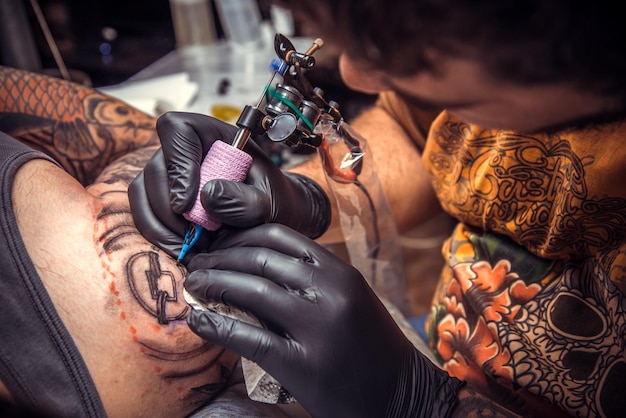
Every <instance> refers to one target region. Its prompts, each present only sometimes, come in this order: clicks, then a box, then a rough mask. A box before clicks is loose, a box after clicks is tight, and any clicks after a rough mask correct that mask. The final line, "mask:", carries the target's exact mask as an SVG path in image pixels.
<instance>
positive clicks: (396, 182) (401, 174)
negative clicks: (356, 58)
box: [291, 107, 440, 242]
mask: <svg viewBox="0 0 626 418" xmlns="http://www.w3.org/2000/svg"><path fill="white" fill-rule="evenodd" d="M350 125H351V126H352V127H353V128H354V129H355V130H356V131H357V132H358V133H360V134H361V135H362V136H363V137H364V138H365V139H366V142H367V145H368V149H369V153H370V154H371V155H372V156H373V165H374V169H375V171H376V173H377V174H378V177H379V179H380V182H381V184H382V187H383V190H384V192H385V195H386V197H387V199H388V201H389V204H390V207H391V209H392V211H393V216H394V218H395V220H396V223H397V226H398V229H399V230H400V231H406V230H408V229H409V228H411V227H414V226H416V225H419V224H421V223H423V222H425V221H426V220H428V219H430V218H431V217H432V216H434V215H435V214H437V213H439V211H440V207H439V204H438V202H437V199H436V197H435V194H434V191H433V189H432V186H431V183H430V180H429V176H428V173H427V172H426V170H425V168H424V165H423V163H422V160H421V155H420V153H419V151H418V149H417V148H416V146H415V144H414V143H413V142H412V141H411V139H410V138H409V137H408V136H407V134H406V133H405V131H404V130H402V128H401V127H400V126H399V125H398V123H397V122H395V121H394V120H393V119H392V118H391V117H390V116H389V114H387V113H386V112H385V111H383V110H382V109H380V108H378V107H373V108H371V109H369V110H366V111H365V112H364V113H362V114H361V115H360V116H359V117H357V118H356V119H355V120H354V121H352V122H351V123H350ZM291 171H295V172H298V173H300V174H303V175H305V176H307V177H309V178H312V179H314V180H315V181H316V182H317V183H318V184H320V186H322V187H324V189H325V190H326V191H327V192H328V186H327V184H326V180H325V178H324V172H323V171H322V168H321V164H320V161H319V158H317V157H316V158H312V159H311V160H310V161H307V162H306V163H304V164H302V165H300V166H298V167H295V168H293V169H292V170H291ZM329 196H330V194H329ZM331 200H332V199H331ZM332 219H333V220H332V224H331V226H330V228H329V230H328V232H327V233H326V234H324V235H323V236H322V237H321V238H320V239H319V241H321V242H338V241H340V240H342V236H341V231H340V224H339V216H338V215H337V212H336V208H335V207H334V206H333V217H332Z"/></svg>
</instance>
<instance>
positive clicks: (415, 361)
mask: <svg viewBox="0 0 626 418" xmlns="http://www.w3.org/2000/svg"><path fill="white" fill-rule="evenodd" d="M412 351H413V353H412V355H411V356H408V358H407V359H406V363H407V364H406V367H403V368H402V371H401V372H400V373H399V375H398V379H397V386H396V391H395V395H394V397H393V398H392V399H391V400H390V401H389V404H388V406H387V413H386V414H385V416H386V417H388V418H404V417H437V418H446V417H450V416H451V415H452V411H453V410H454V407H455V406H456V403H457V396H458V392H459V390H460V389H461V388H462V387H463V386H464V385H465V382H463V381H461V380H459V379H457V378H456V377H452V376H450V375H449V374H448V373H447V372H445V371H444V370H442V369H440V368H439V367H437V366H436V365H434V364H433V363H432V362H431V361H430V360H429V359H427V358H426V357H425V356H424V355H422V354H421V353H420V352H419V351H418V350H416V349H414V350H412Z"/></svg>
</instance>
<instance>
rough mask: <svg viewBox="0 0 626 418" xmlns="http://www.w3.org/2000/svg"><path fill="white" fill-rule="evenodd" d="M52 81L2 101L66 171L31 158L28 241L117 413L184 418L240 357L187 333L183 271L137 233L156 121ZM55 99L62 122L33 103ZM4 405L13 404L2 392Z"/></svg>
mask: <svg viewBox="0 0 626 418" xmlns="http://www.w3.org/2000/svg"><path fill="white" fill-rule="evenodd" d="M0 79H2V80H1V81H2V82H1V83H0V85H3V86H5V88H6V86H9V89H10V86H11V85H16V86H23V85H24V84H23V83H24V82H26V83H27V85H33V86H46V82H45V81H43V82H42V80H38V79H33V78H32V76H31V75H27V74H23V73H19V72H14V71H13V70H8V69H4V68H2V67H0ZM28 83H33V84H28ZM48 83H51V84H48V87H49V88H48V89H43V90H42V91H43V93H41V92H39V91H36V90H34V91H33V92H31V93H30V96H29V95H27V94H25V93H24V96H25V97H26V99H25V100H24V101H20V100H17V101H12V100H11V101H9V100H6V101H4V102H3V103H0V112H4V113H13V115H12V118H10V121H11V122H10V124H8V123H6V120H7V119H5V120H4V121H5V124H6V125H5V126H2V127H0V129H2V130H3V131H5V132H7V133H9V134H11V135H12V136H14V137H16V138H18V139H20V140H22V141H23V142H25V143H28V144H30V145H32V146H34V147H36V148H39V149H41V150H43V151H45V152H48V153H49V154H50V155H52V156H53V157H55V159H56V160H57V161H59V162H60V164H62V166H63V168H61V167H58V166H56V165H55V164H53V163H51V162H48V161H45V160H31V161H30V162H28V163H26V164H25V165H23V166H22V167H21V168H20V169H19V170H18V172H17V175H16V177H15V181H14V183H13V189H12V190H13V207H14V210H15V212H16V217H17V221H18V226H19V230H20V233H21V236H22V239H23V241H24V243H25V246H26V248H27V250H28V253H29V255H30V256H31V258H32V260H33V263H34V265H35V266H36V268H37V271H38V272H39V274H40V276H41V279H42V281H43V283H44V285H45V286H46V289H47V290H48V292H49V294H50V297H51V299H52V301H53V303H54V305H55V307H56V309H57V311H58V314H59V316H60V317H61V319H62V320H63V322H64V324H65V326H66V328H67V329H68V330H69V332H70V334H71V335H72V337H73V339H74V342H75V343H76V345H77V347H78V349H79V351H80V352H81V354H82V356H83V358H84V360H85V362H86V364H87V367H88V369H89V372H90V374H91V377H92V379H93V380H94V382H95V385H96V388H97V389H98V392H99V394H100V397H101V399H102V402H103V404H104V407H105V409H106V411H107V414H108V416H110V417H122V416H155V417H156V416H163V417H175V416H180V417H183V416H186V415H188V414H189V413H191V412H192V411H194V410H195V409H197V408H198V407H199V406H200V405H201V404H202V403H204V402H206V401H208V400H210V399H211V398H212V397H214V396H215V395H216V393H217V392H218V391H219V390H221V389H222V388H223V387H224V385H225V382H226V380H227V378H228V376H229V374H230V372H231V371H232V369H233V367H234V365H235V362H236V361H237V357H236V356H235V355H234V354H232V353H229V352H226V351H225V350H223V349H222V348H221V347H218V346H215V345H213V344H211V343H209V342H207V341H204V340H202V339H200V338H199V337H197V336H196V335H195V334H193V333H192V332H191V331H190V330H189V328H188V327H187V325H186V322H185V317H186V314H187V312H188V311H189V309H190V308H189V306H188V305H187V304H186V303H185V301H184V299H183V297H182V290H183V286H182V283H183V281H184V279H185V277H186V270H185V269H184V268H183V267H182V266H179V265H177V264H176V262H175V260H173V259H172V258H171V257H169V256H168V255H167V254H166V253H164V252H163V251H161V250H159V249H158V248H156V247H155V246H153V245H152V244H150V243H149V242H148V241H147V240H145V239H144V238H143V237H142V236H141V235H140V234H139V232H138V231H137V230H136V228H135V226H134V224H133V220H132V215H131V212H130V206H129V203H128V198H127V193H126V192H127V188H128V184H129V183H130V181H131V180H132V179H133V178H134V177H135V176H136V175H137V173H138V172H139V170H140V169H141V168H143V166H144V165H145V163H146V162H147V161H148V159H149V158H150V157H151V156H152V154H153V153H154V152H155V151H156V149H157V147H158V145H157V144H158V140H157V139H156V137H155V134H154V120H153V119H152V118H150V117H149V116H147V115H144V114H142V113H140V112H138V111H136V110H134V109H132V108H129V107H128V106H127V105H125V104H123V103H121V102H117V101H115V100H112V99H111V98H107V97H105V96H103V95H101V94H99V93H97V92H95V91H93V90H89V89H85V90H83V89H82V88H74V87H71V86H70V87H68V86H67V85H65V84H64V83H62V82H57V81H54V80H52V81H48ZM59 90H60V91H61V92H62V94H60V95H59V97H52V96H49V95H53V94H55V93H56V92H58V91H59ZM20 91H22V92H23V90H20ZM63 93H64V94H63ZM33 96H36V97H33ZM3 97H7V96H3ZM28 98H30V101H29V100H28ZM49 100H58V101H60V102H57V103H56V105H55V106H53V107H51V108H52V109H54V110H55V111H60V113H59V114H56V115H55V114H51V113H46V112H45V110H42V109H45V107H42V108H39V107H37V106H29V104H35V105H40V104H43V103H46V102H47V101H49ZM81 183H82V184H81ZM33 343H35V344H36V341H33ZM0 396H4V397H9V398H10V397H11V394H10V393H9V391H8V390H7V388H6V387H5V386H4V385H3V384H0Z"/></svg>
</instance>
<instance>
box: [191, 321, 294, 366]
mask: <svg viewBox="0 0 626 418" xmlns="http://www.w3.org/2000/svg"><path fill="white" fill-rule="evenodd" d="M187 323H188V324H189V327H190V328H191V329H192V330H193V331H194V332H195V333H196V334H198V335H199V336H200V337H202V338H204V339H206V340H208V341H211V342H213V343H215V344H217V345H219V346H222V347H224V348H226V349H227V350H229V351H232V352H235V353H237V354H239V355H240V356H243V357H245V358H247V359H249V360H252V361H254V362H255V363H258V364H259V365H261V367H263V368H267V366H268V365H269V369H270V370H271V369H273V367H272V366H273V363H275V361H272V359H271V358H268V357H271V356H272V353H282V352H284V351H285V348H284V346H285V345H287V344H288V342H287V341H286V340H285V339H284V338H282V337H280V336H278V335H276V334H274V333H273V332H271V331H269V330H266V329H263V328H260V327H257V326H254V325H251V324H248V323H246V322H243V321H240V320H237V319H233V318H230V317H227V316H223V315H220V314H217V313H215V312H210V311H192V312H191V313H190V314H189V315H188V316H187ZM268 363H269V364H268ZM270 373H271V371H270Z"/></svg>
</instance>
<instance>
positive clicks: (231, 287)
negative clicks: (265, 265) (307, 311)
mask: <svg viewBox="0 0 626 418" xmlns="http://www.w3.org/2000/svg"><path fill="white" fill-rule="evenodd" d="M240 270H241V269H240ZM272 278H273V279H277V280H279V281H280V280H282V281H283V282H284V281H285V280H284V277H280V278H277V277H275V276H273V277H272ZM185 289H186V290H187V291H188V292H189V293H190V294H191V295H192V296H193V297H194V298H196V299H197V300H198V301H200V302H203V303H222V304H225V305H228V306H231V307H233V308H237V309H239V310H242V311H244V312H247V313H249V314H250V315H252V316H254V317H256V318H258V319H259V320H260V321H262V322H264V323H266V324H268V325H271V326H272V327H274V328H275V327H281V328H282V326H283V324H282V322H283V321H284V319H285V318H288V317H289V313H290V312H293V311H294V310H297V309H299V305H300V304H301V303H302V299H301V295H300V294H299V293H298V292H296V291H295V290H293V287H286V285H284V284H282V283H276V282H274V281H272V280H269V279H267V278H265V277H262V276H259V275H253V274H249V273H247V272H242V271H231V270H216V269H201V270H195V271H192V272H191V273H190V274H189V277H188V278H187V280H186V281H185Z"/></svg>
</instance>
